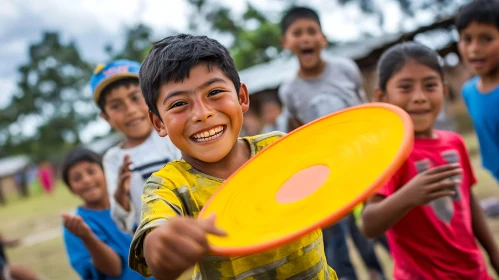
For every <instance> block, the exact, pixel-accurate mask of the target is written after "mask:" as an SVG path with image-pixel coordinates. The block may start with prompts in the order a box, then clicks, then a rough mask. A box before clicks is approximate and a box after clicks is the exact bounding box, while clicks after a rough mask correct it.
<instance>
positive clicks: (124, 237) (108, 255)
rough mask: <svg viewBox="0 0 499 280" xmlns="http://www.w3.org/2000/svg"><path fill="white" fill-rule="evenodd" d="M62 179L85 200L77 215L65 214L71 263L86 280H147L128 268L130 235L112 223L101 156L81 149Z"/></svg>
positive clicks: (67, 162)
mask: <svg viewBox="0 0 499 280" xmlns="http://www.w3.org/2000/svg"><path fill="white" fill-rule="evenodd" d="M62 178H63V180H64V183H66V185H67V186H68V188H69V189H70V190H71V192H72V193H73V194H74V195H76V196H78V197H80V198H81V199H82V200H83V205H82V206H80V207H78V208H77V209H76V213H75V214H72V215H70V214H63V216H62V218H63V222H64V244H65V245H66V251H67V254H68V258H69V262H70V264H71V266H72V267H73V269H74V270H75V271H76V272H77V273H78V275H79V276H80V277H81V278H82V279H96V280H97V279H109V280H111V279H123V280H125V279H126V280H128V279H135V280H139V279H144V278H143V277H142V276H140V275H139V274H137V273H136V272H134V271H132V270H131V269H130V268H129V267H128V265H127V258H128V249H129V247H130V243H131V241H132V240H131V237H130V235H128V234H126V233H123V232H122V231H120V230H119V229H118V227H117V226H116V224H115V223H114V222H113V221H112V220H111V214H110V210H109V195H108V193H107V189H106V180H105V178H104V170H103V169H102V162H101V158H100V156H99V155H98V154H96V153H94V152H92V151H90V150H87V149H81V148H77V149H74V150H72V151H71V152H69V153H68V155H67V156H66V158H65V160H64V163H63V165H62Z"/></svg>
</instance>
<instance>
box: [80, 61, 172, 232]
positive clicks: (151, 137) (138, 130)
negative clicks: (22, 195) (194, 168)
mask: <svg viewBox="0 0 499 280" xmlns="http://www.w3.org/2000/svg"><path fill="white" fill-rule="evenodd" d="M139 69H140V64H139V63H138V62H135V61H130V60H124V59H122V60H116V61H112V62H110V63H109V64H107V65H99V66H98V67H97V69H96V70H95V71H94V74H93V75H92V78H91V80H90V84H91V86H92V91H93V94H94V100H95V102H96V103H97V104H98V106H99V108H100V110H101V114H100V115H101V117H102V118H103V119H105V120H106V121H107V122H108V123H109V125H111V127H112V128H114V129H115V130H117V131H119V132H121V133H123V135H124V136H125V139H124V141H123V142H122V143H120V144H118V145H116V146H115V147H112V148H111V149H109V150H108V151H107V152H106V154H105V155H104V159H103V166H104V171H105V173H106V180H107V186H108V191H109V194H110V199H111V215H112V217H113V220H114V221H115V222H116V224H117V225H118V227H119V228H121V229H122V230H124V231H126V232H128V233H130V234H133V232H134V231H135V228H136V227H137V226H138V224H139V221H140V209H141V201H140V197H141V195H142V191H143V189H142V188H143V186H144V183H145V181H146V179H147V178H149V176H150V175H151V174H152V173H153V172H155V171H157V170H159V169H160V168H161V167H162V166H164V165H165V164H166V163H168V162H170V161H172V160H175V159H179V158H180V152H179V151H178V149H177V148H175V146H173V144H172V143H171V141H169V139H168V138H166V139H161V138H160V137H159V136H158V135H157V133H155V132H154V131H153V127H152V124H151V122H150V121H149V118H148V112H149V109H148V108H147V105H146V103H145V101H144V97H143V96H142V93H141V91H140V87H139V77H138V74H139Z"/></svg>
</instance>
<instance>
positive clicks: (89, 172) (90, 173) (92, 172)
mask: <svg viewBox="0 0 499 280" xmlns="http://www.w3.org/2000/svg"><path fill="white" fill-rule="evenodd" d="M87 173H88V174H89V175H93V174H94V173H95V170H94V169H93V168H88V169H87Z"/></svg>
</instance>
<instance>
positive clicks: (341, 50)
mask: <svg viewBox="0 0 499 280" xmlns="http://www.w3.org/2000/svg"><path fill="white" fill-rule="evenodd" d="M453 29H454V26H453V19H452V18H447V19H443V20H440V21H437V22H435V23H433V24H431V25H428V26H423V27H420V28H418V29H417V30H415V31H413V32H408V33H401V34H389V35H385V36H381V37H375V38H366V39H362V40H360V41H356V42H349V43H342V44H338V45H335V46H332V47H329V48H327V49H325V50H324V52H323V55H324V57H325V58H326V59H327V58H328V57H332V56H334V57H347V58H350V59H352V60H354V61H355V62H356V63H357V65H358V66H359V68H360V70H361V72H362V75H363V77H364V88H365V91H366V94H367V96H368V97H369V98H372V96H373V93H374V90H375V88H376V82H377V81H376V76H377V75H376V74H377V73H376V63H377V62H378V59H379V58H380V56H381V54H382V53H383V52H384V51H385V50H386V49H388V48H389V47H391V46H393V45H395V44H397V43H399V42H403V41H411V40H416V41H421V42H422V43H423V44H426V45H429V46H430V47H432V48H434V49H435V50H436V51H437V52H438V53H439V54H440V56H441V57H443V58H444V59H443V65H444V68H445V75H446V81H447V83H448V86H449V95H448V100H449V101H454V100H458V99H459V96H460V94H459V92H460V90H461V86H462V84H463V83H464V82H465V81H466V80H468V79H469V78H470V77H471V74H470V73H469V71H468V70H467V69H466V68H465V67H464V65H462V63H461V62H460V59H459V53H458V50H457V43H456V40H457V38H456V35H455V32H454V30H453ZM298 68H299V65H298V61H297V59H296V57H294V56H292V55H283V56H282V57H280V58H277V59H275V60H272V61H270V62H268V63H263V64H259V65H255V66H253V67H250V68H247V69H245V70H243V71H240V76H241V81H242V82H243V83H245V84H246V85H247V86H248V90H249V93H250V100H251V103H252V104H253V106H260V104H261V103H262V101H263V100H264V99H267V98H269V97H270V96H272V98H277V90H278V88H279V86H280V85H281V84H282V83H283V82H284V81H286V80H288V79H291V78H292V77H293V76H294V75H295V74H296V73H297V71H298ZM269 95H270V96H269ZM438 125H439V127H440V128H443V129H450V130H453V129H454V125H453V123H452V122H451V120H450V119H449V118H448V117H447V114H446V111H445V110H444V111H442V114H441V115H440V117H439V120H438Z"/></svg>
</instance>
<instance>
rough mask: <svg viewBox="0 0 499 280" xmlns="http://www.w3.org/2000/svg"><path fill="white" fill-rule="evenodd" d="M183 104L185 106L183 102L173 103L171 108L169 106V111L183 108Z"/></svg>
mask: <svg viewBox="0 0 499 280" xmlns="http://www.w3.org/2000/svg"><path fill="white" fill-rule="evenodd" d="M185 104H187V103H186V102H184V101H177V102H175V103H173V104H172V106H170V109H173V108H176V107H180V106H184V105H185Z"/></svg>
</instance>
